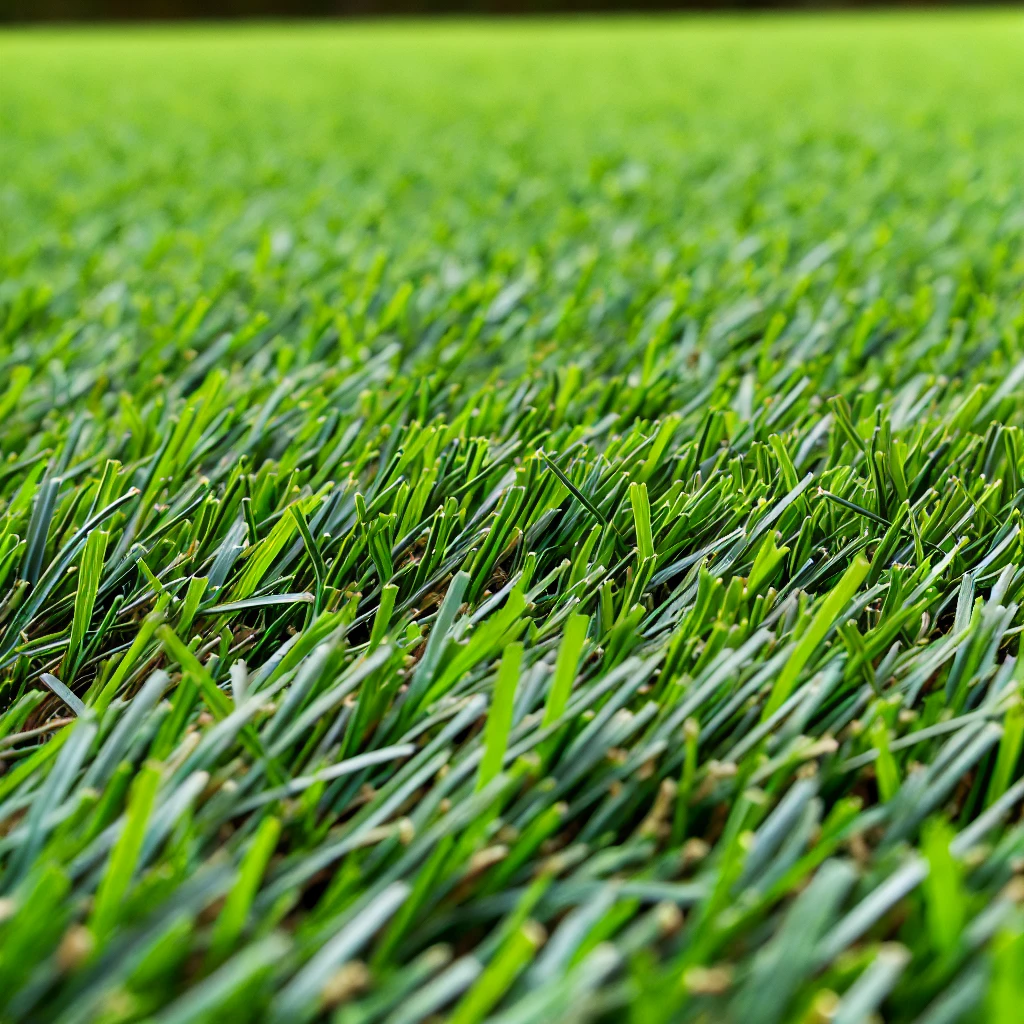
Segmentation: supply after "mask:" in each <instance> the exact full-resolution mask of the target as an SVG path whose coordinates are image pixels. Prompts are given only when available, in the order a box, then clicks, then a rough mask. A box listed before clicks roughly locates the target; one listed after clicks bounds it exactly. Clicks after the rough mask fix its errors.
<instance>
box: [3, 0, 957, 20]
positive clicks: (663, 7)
mask: <svg viewBox="0 0 1024 1024" xmlns="http://www.w3.org/2000/svg"><path fill="white" fill-rule="evenodd" d="M929 2H935V0H916V4H915V0H909V4H908V5H911V6H913V5H918V6H923V5H925V4H928V3H929ZM961 2H964V0H961ZM967 2H970V0H967ZM904 3H907V0H904ZM864 6H871V4H865V3H863V2H859V0H781V2H780V0H632V2H630V0H0V21H6V22H23V21H149V20H175V19H193V18H224V19H229V18H280V17H308V18H317V17H321V18H322V17H370V16H391V15H394V16H403V15H405V16H408V15H412V16H416V15H459V14H480V15H531V14H559V13H560V14H572V13H585V12H602V11H616V12H628V11H672V10H758V9H762V10H764V9H770V8H778V7H783V8H785V7H793V8H822V7H826V8H841V7H864Z"/></svg>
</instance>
